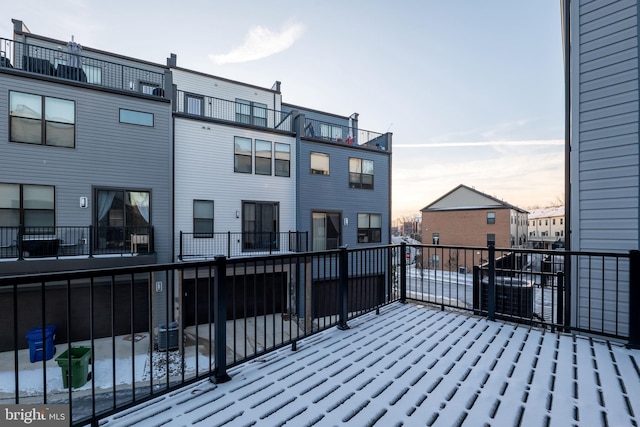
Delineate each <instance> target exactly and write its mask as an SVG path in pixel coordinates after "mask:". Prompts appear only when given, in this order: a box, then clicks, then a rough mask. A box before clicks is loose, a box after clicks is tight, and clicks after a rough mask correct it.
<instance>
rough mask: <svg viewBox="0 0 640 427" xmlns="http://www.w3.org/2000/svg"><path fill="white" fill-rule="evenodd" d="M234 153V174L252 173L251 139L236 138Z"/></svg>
mask: <svg viewBox="0 0 640 427" xmlns="http://www.w3.org/2000/svg"><path fill="white" fill-rule="evenodd" d="M234 151H235V154H234V169H233V170H234V172H238V173H251V172H252V164H251V139H249V138H242V137H240V136H236V137H235V141H234Z"/></svg>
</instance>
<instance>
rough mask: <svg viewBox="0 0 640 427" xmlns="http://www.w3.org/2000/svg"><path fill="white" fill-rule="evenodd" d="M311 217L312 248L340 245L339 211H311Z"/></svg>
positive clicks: (319, 249)
mask: <svg viewBox="0 0 640 427" xmlns="http://www.w3.org/2000/svg"><path fill="white" fill-rule="evenodd" d="M311 217H312V222H313V224H312V231H311V232H312V239H313V250H314V251H324V250H328V249H337V248H338V246H340V234H341V230H340V224H341V219H340V213H339V212H313V213H312V214H311Z"/></svg>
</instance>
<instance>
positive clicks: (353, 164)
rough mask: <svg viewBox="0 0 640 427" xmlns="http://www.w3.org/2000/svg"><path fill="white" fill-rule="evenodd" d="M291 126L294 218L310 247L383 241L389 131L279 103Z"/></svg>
mask: <svg viewBox="0 0 640 427" xmlns="http://www.w3.org/2000/svg"><path fill="white" fill-rule="evenodd" d="M282 108H283V111H287V112H293V113H294V117H295V129H297V141H296V143H297V146H298V149H297V159H296V163H297V188H296V200H297V209H296V216H297V221H296V222H297V224H298V230H299V231H306V232H308V233H309V241H310V249H311V250H324V249H335V248H337V247H339V246H341V245H348V246H349V247H351V248H352V247H357V246H371V245H383V244H388V243H390V239H391V235H390V231H391V137H392V135H391V134H390V133H387V134H379V133H375V132H369V131H365V130H362V129H359V128H358V115H357V114H353V115H352V116H351V117H341V116H336V115H333V114H329V113H323V112H319V111H315V110H311V109H307V108H303V107H299V106H294V105H287V104H283V107H282Z"/></svg>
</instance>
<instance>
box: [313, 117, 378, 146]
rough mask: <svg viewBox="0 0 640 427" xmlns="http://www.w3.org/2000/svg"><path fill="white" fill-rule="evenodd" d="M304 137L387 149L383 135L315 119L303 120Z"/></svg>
mask: <svg viewBox="0 0 640 427" xmlns="http://www.w3.org/2000/svg"><path fill="white" fill-rule="evenodd" d="M304 136H305V137H307V138H313V139H320V140H323V141H331V142H338V143H343V144H347V145H355V146H369V147H373V148H379V149H382V150H388V149H389V147H388V146H387V142H386V139H385V138H384V136H385V135H384V134H381V133H379V132H372V131H368V130H364V129H354V128H351V127H349V126H344V125H338V124H335V123H330V122H323V121H320V120H315V119H305V122H304Z"/></svg>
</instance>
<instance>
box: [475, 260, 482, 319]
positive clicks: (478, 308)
mask: <svg viewBox="0 0 640 427" xmlns="http://www.w3.org/2000/svg"><path fill="white" fill-rule="evenodd" d="M481 286H482V278H481V276H480V266H479V265H474V266H473V314H480V313H481V312H482V290H481Z"/></svg>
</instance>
